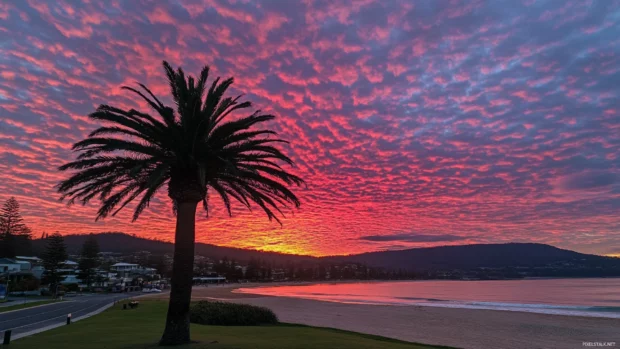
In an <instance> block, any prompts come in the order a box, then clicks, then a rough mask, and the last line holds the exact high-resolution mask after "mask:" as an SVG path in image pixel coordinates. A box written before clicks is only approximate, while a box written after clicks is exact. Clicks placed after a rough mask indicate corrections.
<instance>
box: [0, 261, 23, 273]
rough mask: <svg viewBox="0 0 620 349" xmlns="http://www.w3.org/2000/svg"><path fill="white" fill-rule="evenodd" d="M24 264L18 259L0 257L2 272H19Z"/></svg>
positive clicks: (0, 270)
mask: <svg viewBox="0 0 620 349" xmlns="http://www.w3.org/2000/svg"><path fill="white" fill-rule="evenodd" d="M21 271H22V266H21V264H20V263H18V262H17V261H16V260H13V259H9V258H0V274H10V273H19V272H21Z"/></svg>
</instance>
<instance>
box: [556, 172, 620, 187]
mask: <svg viewBox="0 0 620 349" xmlns="http://www.w3.org/2000/svg"><path fill="white" fill-rule="evenodd" d="M619 179H620V175H619V174H617V173H609V172H588V173H578V174H576V175H573V176H568V177H565V178H563V179H562V180H561V181H560V186H561V188H562V189H564V190H569V191H570V190H597V189H601V188H605V187H609V186H611V185H613V184H615V183H617V182H618V180H619Z"/></svg>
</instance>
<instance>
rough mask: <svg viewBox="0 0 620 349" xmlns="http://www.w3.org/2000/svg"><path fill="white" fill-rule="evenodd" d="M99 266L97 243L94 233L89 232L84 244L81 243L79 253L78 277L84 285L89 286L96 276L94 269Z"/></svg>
mask: <svg viewBox="0 0 620 349" xmlns="http://www.w3.org/2000/svg"><path fill="white" fill-rule="evenodd" d="M98 267H99V243H98V242H97V238H96V237H95V235H94V234H90V235H89V236H88V238H87V239H86V241H84V244H83V245H82V252H81V255H80V262H79V266H78V268H79V269H80V272H79V274H78V278H79V279H80V280H82V282H84V283H85V284H86V287H89V288H90V286H91V284H92V282H93V281H94V280H95V278H96V276H97V271H96V269H97V268H98Z"/></svg>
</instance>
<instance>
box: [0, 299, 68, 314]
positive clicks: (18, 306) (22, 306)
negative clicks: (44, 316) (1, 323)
mask: <svg viewBox="0 0 620 349" xmlns="http://www.w3.org/2000/svg"><path fill="white" fill-rule="evenodd" d="M55 302H59V301H57V300H53V299H48V300H44V301H38V302H28V303H21V304H15V305H9V306H6V307H2V308H0V313H4V312H5V311H11V310H19V309H26V308H31V307H36V306H38V305H43V304H49V303H55Z"/></svg>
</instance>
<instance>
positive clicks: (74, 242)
mask: <svg viewBox="0 0 620 349" xmlns="http://www.w3.org/2000/svg"><path fill="white" fill-rule="evenodd" d="M96 236H97V242H98V243H99V249H100V250H101V251H102V252H115V253H122V254H132V253H135V252H138V251H149V252H151V253H152V254H165V253H173V252H174V245H173V244H172V243H170V242H166V241H159V240H150V239H145V238H141V237H138V236H136V235H129V234H124V233H100V234H96ZM87 237H88V235H66V236H65V237H64V238H65V244H66V245H67V252H69V254H79V252H80V249H81V248H82V244H84V241H85V240H86V238H87ZM44 245H45V241H44V240H42V239H37V240H33V241H32V246H33V250H34V251H35V252H36V253H40V252H41V251H43V248H44ZM196 254H197V255H202V256H208V257H210V258H214V259H220V258H223V257H228V259H235V260H240V261H245V260H250V259H252V258H260V259H263V260H266V261H269V262H272V263H287V262H302V261H312V260H316V257H311V256H298V255H289V254H284V253H276V252H263V251H256V250H246V249H241V248H232V247H223V246H216V245H211V244H204V243H196Z"/></svg>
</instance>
